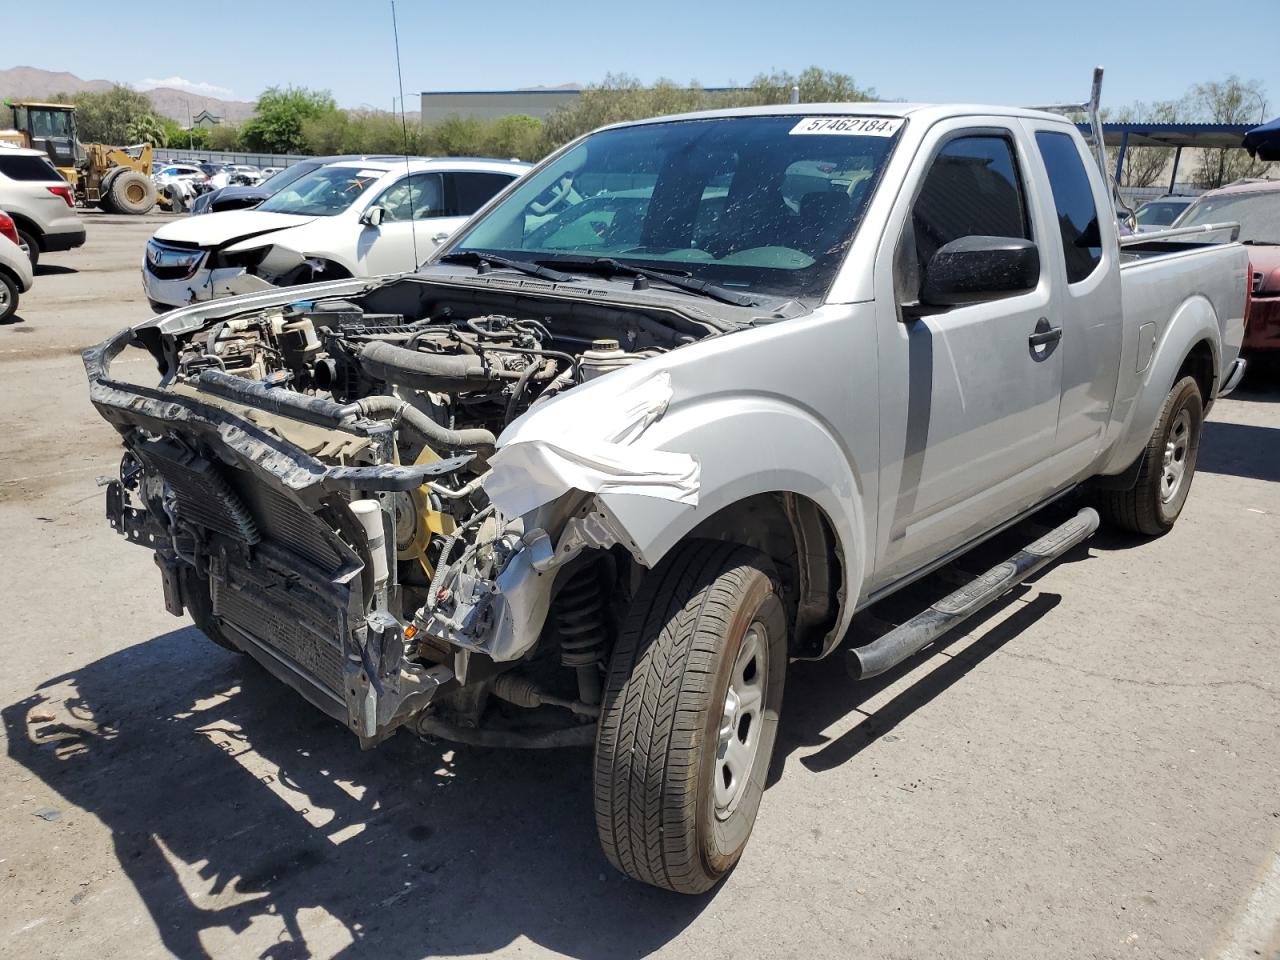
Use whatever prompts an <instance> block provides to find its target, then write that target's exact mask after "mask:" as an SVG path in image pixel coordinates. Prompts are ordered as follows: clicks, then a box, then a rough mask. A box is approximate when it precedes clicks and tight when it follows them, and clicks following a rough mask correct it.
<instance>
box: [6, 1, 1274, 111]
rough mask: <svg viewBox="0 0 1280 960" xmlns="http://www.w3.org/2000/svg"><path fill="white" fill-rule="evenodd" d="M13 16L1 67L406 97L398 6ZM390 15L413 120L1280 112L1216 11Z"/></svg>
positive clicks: (1268, 83) (216, 90)
mask: <svg viewBox="0 0 1280 960" xmlns="http://www.w3.org/2000/svg"><path fill="white" fill-rule="evenodd" d="M3 5H4V6H5V7H7V8H8V9H7V10H6V11H5V13H4V17H3V20H4V27H5V30H4V32H5V33H6V34H7V35H8V36H10V37H12V38H19V37H20V38H21V42H19V43H16V44H3V45H0V49H3V50H4V52H5V58H4V60H0V67H3V66H16V65H18V64H23V65H28V66H37V67H42V68H44V69H51V70H68V71H70V72H72V73H75V74H78V75H79V76H81V77H84V78H86V79H89V78H106V79H111V80H122V81H126V82H129V83H131V84H133V85H134V86H137V87H143V88H145V87H147V86H156V85H161V83H160V82H161V81H163V82H164V83H163V85H167V86H183V85H187V86H188V88H189V89H192V90H193V91H195V92H196V93H199V92H200V91H205V92H207V93H209V94H212V95H214V96H220V97H224V98H234V99H243V100H252V99H254V98H255V97H256V95H257V94H258V92H259V91H261V90H262V89H263V88H264V87H266V86H269V85H272V84H288V83H293V84H298V85H303V86H309V87H321V88H328V89H330V90H332V91H333V93H334V95H335V96H336V97H337V99H338V102H339V103H340V104H341V105H343V106H359V105H361V104H367V105H373V106H377V107H385V108H390V106H391V104H392V97H393V96H394V95H395V94H396V92H397V91H396V74H395V61H394V59H393V48H392V37H391V14H390V5H389V3H388V2H386V0H308V2H298V0H268V2H252V3H250V2H243V0H219V2H216V3H213V4H195V5H193V6H191V7H190V10H191V11H192V12H193V14H194V15H193V16H192V17H191V18H190V19H184V17H183V16H182V15H181V14H177V13H175V14H174V15H173V18H172V20H171V21H170V19H169V15H168V14H167V13H164V12H163V10H162V8H163V6H164V5H161V6H160V7H157V6H155V5H150V6H148V7H146V9H149V10H150V11H152V12H154V13H155V14H157V16H156V17H154V18H152V20H151V21H149V22H150V25H151V28H150V29H146V30H142V31H139V30H138V29H137V21H136V18H132V17H111V16H103V15H102V10H103V7H102V5H101V3H98V2H93V3H89V2H84V0H74V2H71V3H67V4H64V5H62V6H60V7H58V10H59V16H58V18H57V19H58V20H59V21H60V22H62V23H64V24H68V25H69V24H74V23H76V22H78V19H79V17H80V16H84V17H85V18H87V21H92V22H93V24H94V27H93V29H92V30H80V29H75V28H73V27H70V26H69V27H68V28H67V29H50V28H49V21H48V11H47V10H46V9H44V8H43V7H41V6H40V5H39V4H31V3H10V2H9V0H5V2H4V4H3ZM1264 6H1265V4H1264ZM80 8H83V9H82V10H80ZM397 9H398V13H399V19H400V39H401V51H402V54H403V58H404V84H405V93H406V94H408V95H409V98H410V104H411V106H410V109H413V108H414V107H415V106H416V102H415V101H416V98H414V97H413V95H414V94H416V93H417V92H419V91H421V90H428V89H430V90H449V89H463V90H466V89H506V88H512V87H522V86H533V85H537V84H547V85H554V84H560V83H569V82H577V83H584V84H586V83H593V82H596V81H599V80H600V79H601V78H603V77H604V75H605V74H606V73H609V72H611V71H612V72H625V73H630V74H633V75H635V76H638V77H640V78H641V79H642V80H653V79H655V78H657V77H660V76H665V77H669V78H671V79H675V80H679V81H688V80H697V81H699V82H700V83H702V84H703V85H704V86H723V85H727V84H730V83H734V82H738V83H743V82H746V81H748V80H750V78H751V77H752V76H754V75H755V74H756V73H759V72H761V71H767V70H772V69H780V70H791V71H793V72H794V71H798V70H800V69H803V68H804V67H806V66H809V65H817V66H822V67H826V68H828V69H832V70H839V71H842V72H845V73H850V74H852V75H853V76H854V77H855V78H856V79H857V80H858V82H859V83H861V84H864V85H870V86H873V87H875V89H876V90H877V91H878V92H879V93H880V94H881V95H883V96H885V97H887V98H902V99H907V100H925V101H928V100H952V101H957V100H959V101H964V100H967V101H985V102H995V103H1016V104H1026V103H1041V102H1045V101H1059V100H1063V99H1084V97H1085V96H1086V94H1087V85H1088V80H1089V71H1090V70H1091V68H1092V67H1093V66H1094V65H1095V64H1102V65H1104V66H1106V68H1107V80H1106V85H1105V87H1104V99H1105V101H1106V102H1107V103H1110V104H1112V105H1118V104H1122V103H1128V102H1131V101H1134V100H1147V101H1151V100H1159V99H1167V98H1172V97H1176V96H1180V95H1181V94H1182V93H1184V92H1185V91H1186V89H1187V88H1188V87H1189V86H1190V85H1191V84H1193V83H1195V82H1198V81H1200V80H1207V79H1219V78H1221V77H1224V76H1226V75H1227V74H1229V73H1233V72H1234V73H1237V74H1239V75H1241V76H1242V77H1245V78H1246V79H1247V78H1256V79H1258V80H1260V81H1261V82H1262V83H1263V84H1264V86H1265V87H1266V90H1267V94H1268V98H1269V100H1270V101H1271V108H1270V111H1269V112H1270V114H1271V115H1274V114H1275V113H1276V112H1280V111H1277V109H1276V106H1275V105H1276V104H1277V103H1280V57H1277V56H1276V54H1275V46H1274V37H1273V36H1272V35H1271V33H1270V32H1269V31H1267V30H1265V29H1250V28H1249V23H1250V20H1249V17H1248V15H1247V14H1241V13H1239V12H1236V11H1231V12H1228V7H1226V6H1224V7H1218V8H1215V7H1213V6H1212V5H1206V4H1205V3H1204V2H1203V0H1200V2H1197V3H1183V2H1176V0H1166V2H1163V3H1160V4H1150V5H1147V4H1123V5H1122V4H1119V3H1116V2H1110V3H1098V2H1093V0H1075V2H1072V3H1070V4H1066V3H1055V4H1052V5H1048V4H1046V5H1044V6H1043V8H1042V7H1041V6H1040V5H1039V4H1036V3H1035V2H1034V0H1032V2H1030V3H1014V2H983V0H954V2H939V3H935V2H910V0H896V2H895V0H890V2H885V0H879V2H875V3H861V2H857V3H855V2H845V3H841V2H839V0H836V2H830V0H828V2H814V0H809V2H807V3H794V2H793V3H785V2H778V0H768V2H765V0H733V2H731V0H680V2H672V0H628V2H613V3H611V2H608V0H578V2H575V3H563V2H558V0H544V2H510V0H487V2H485V3H458V2H447V3H446V2H438V0H400V2H399V3H398V5H397ZM1042 9H1043V12H1041V10H1042ZM1214 9H1217V10H1221V11H1222V12H1223V13H1222V16H1221V17H1219V18H1217V22H1216V23H1209V24H1205V25H1204V26H1203V27H1196V26H1195V24H1196V23H1204V20H1205V11H1207V10H1214ZM1258 9H1260V8H1257V7H1255V12H1257V10H1258ZM76 10H80V12H78V13H75V12H73V11H76ZM1255 19H1256V18H1255ZM1264 19H1265V18H1264ZM1259 22H1260V21H1259ZM171 36H172V37H186V38H187V39H185V40H177V41H174V40H171V39H170V38H171ZM6 60H7V61H8V62H5V61H6Z"/></svg>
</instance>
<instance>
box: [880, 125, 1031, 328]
mask: <svg viewBox="0 0 1280 960" xmlns="http://www.w3.org/2000/svg"><path fill="white" fill-rule="evenodd" d="M971 236H987V237H1019V238H1021V239H1024V240H1030V239H1031V228H1030V220H1029V218H1028V216H1027V203H1026V198H1025V196H1024V195H1023V191H1022V181H1021V179H1020V178H1019V176H1018V164H1017V160H1016V158H1015V157H1014V152H1013V143H1012V142H1011V141H1010V140H1008V139H1007V138H1005V137H1002V136H999V135H997V134H982V135H975V136H965V137H957V138H956V139H954V140H951V141H948V142H947V143H946V145H944V146H943V147H942V149H941V150H939V151H938V154H937V156H935V157H934V159H933V165H932V166H931V167H930V168H929V172H928V174H927V175H926V176H925V180H924V184H923V186H922V187H921V188H920V193H919V195H918V196H917V197H916V200H915V205H914V206H913V207H912V208H911V217H910V218H909V219H908V221H907V227H906V229H905V231H904V232H903V236H902V242H901V243H900V244H899V247H898V256H897V262H896V264H895V271H894V272H895V286H896V289H897V293H898V302H899V303H914V302H916V301H917V300H919V297H920V284H921V282H922V281H923V279H924V272H925V268H926V267H927V266H928V264H929V260H930V259H931V258H932V257H933V255H934V254H935V253H936V252H937V251H938V250H939V249H940V248H941V247H943V246H945V245H946V244H948V243H950V242H951V241H952V240H958V239H960V238H961V237H971Z"/></svg>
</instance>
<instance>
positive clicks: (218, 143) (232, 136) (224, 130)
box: [197, 123, 241, 150]
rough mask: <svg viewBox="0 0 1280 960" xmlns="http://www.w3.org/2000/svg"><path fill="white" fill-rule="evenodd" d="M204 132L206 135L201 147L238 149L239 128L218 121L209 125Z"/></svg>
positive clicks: (239, 145) (239, 144)
mask: <svg viewBox="0 0 1280 960" xmlns="http://www.w3.org/2000/svg"><path fill="white" fill-rule="evenodd" d="M206 132H207V134H208V137H207V139H206V142H205V146H204V148H203V149H208V150H238V149H240V147H241V143H240V130H239V129H238V128H236V127H233V126H230V125H228V124H225V123H220V124H217V125H216V126H213V127H209V129H208V130H207V131H206ZM197 149H200V148H197Z"/></svg>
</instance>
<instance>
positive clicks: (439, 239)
mask: <svg viewBox="0 0 1280 960" xmlns="http://www.w3.org/2000/svg"><path fill="white" fill-rule="evenodd" d="M448 239H449V235H448V234H447V233H437V234H436V235H435V236H434V237H432V238H431V242H432V243H444V241H446V240H448Z"/></svg>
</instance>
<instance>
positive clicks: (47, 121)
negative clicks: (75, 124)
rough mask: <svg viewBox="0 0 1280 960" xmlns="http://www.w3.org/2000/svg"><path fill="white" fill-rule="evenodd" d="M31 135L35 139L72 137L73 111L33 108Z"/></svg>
mask: <svg viewBox="0 0 1280 960" xmlns="http://www.w3.org/2000/svg"><path fill="white" fill-rule="evenodd" d="M31 135H32V136H33V137H69V136H71V111H70V110H48V109H41V108H40V107H32V108H31Z"/></svg>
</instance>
